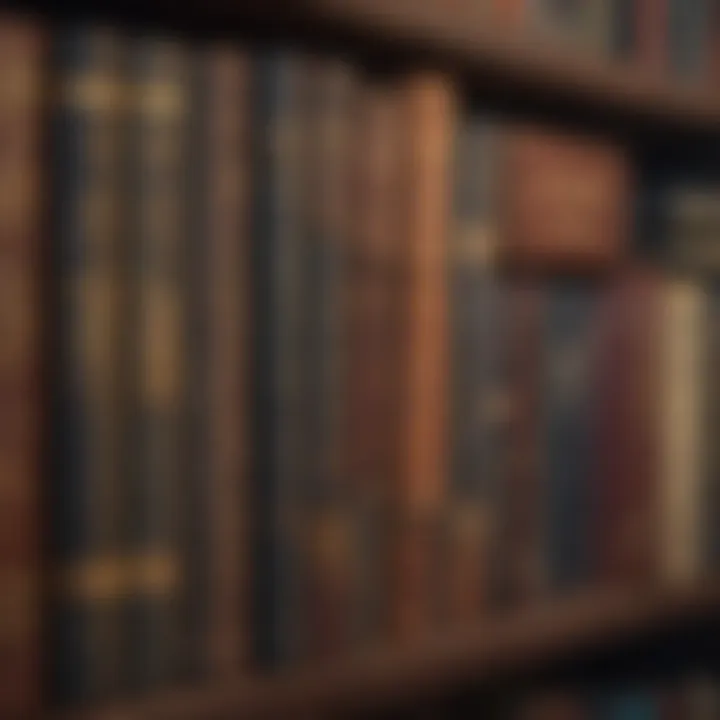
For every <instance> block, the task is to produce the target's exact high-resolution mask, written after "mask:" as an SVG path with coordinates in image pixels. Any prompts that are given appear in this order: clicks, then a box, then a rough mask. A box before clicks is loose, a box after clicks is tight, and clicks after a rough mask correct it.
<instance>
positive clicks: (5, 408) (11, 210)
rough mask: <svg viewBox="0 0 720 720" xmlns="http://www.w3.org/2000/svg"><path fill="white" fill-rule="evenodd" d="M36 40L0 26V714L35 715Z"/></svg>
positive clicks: (12, 24) (24, 28) (11, 25)
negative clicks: (0, 78)
mask: <svg viewBox="0 0 720 720" xmlns="http://www.w3.org/2000/svg"><path fill="white" fill-rule="evenodd" d="M42 55H43V40H42V37H41V33H40V32H39V31H38V29H37V28H35V27H33V26H32V25H28V24H25V23H24V22H21V21H16V20H13V19H8V18H5V19H2V20H1V21H0V76H2V82H0V197H1V198H2V203H1V207H0V717H3V718H25V717H29V716H31V715H32V714H33V713H35V712H36V711H37V709H38V702H39V654H40V588H39V581H40V541H39V537H40V518H39V516H40V499H39V467H38V457H39V455H40V425H41V417H40V407H41V404H40V403H41V401H40V392H41V371H42V369H41V367H40V358H41V356H42V353H41V348H40V337H41V328H40V305H41V303H40V292H41V282H40V275H41V270H40V250H41V248H40V230H41V228H40V226H39V218H40V217H41V216H42V204H41V193H40V177H39V169H40V167H41V164H40V163H41V160H40V157H39V153H40V149H41V147H40V145H41V142H40V141H41V127H40V120H41V118H42V112H41V108H40V89H41V66H42Z"/></svg>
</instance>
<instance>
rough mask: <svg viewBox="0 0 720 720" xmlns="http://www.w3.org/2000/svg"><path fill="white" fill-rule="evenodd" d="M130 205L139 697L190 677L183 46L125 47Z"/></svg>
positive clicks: (131, 456)
mask: <svg viewBox="0 0 720 720" xmlns="http://www.w3.org/2000/svg"><path fill="white" fill-rule="evenodd" d="M129 65H130V87H131V93H132V94H131V97H132V106H131V108H130V112H131V113H132V129H131V139H130V140H131V148H130V151H129V157H130V162H131V169H130V171H129V172H130V178H131V181H132V187H131V190H130V192H131V200H132V206H131V209H130V211H129V213H128V215H129V218H130V228H131V235H130V238H131V239H130V243H131V245H130V247H129V250H128V254H129V258H128V266H129V273H130V274H131V277H130V279H129V283H130V285H131V289H130V292H129V299H128V304H129V308H130V309H129V314H130V323H129V329H128V340H127V342H128V343H129V346H128V354H129V355H130V360H131V362H132V368H133V378H132V384H131V397H132V399H133V409H132V421H133V422H132V434H131V437H130V438H129V444H130V447H129V448H128V450H127V458H126V460H127V462H128V464H129V466H130V467H129V469H128V477H127V482H126V492H127V498H128V499H127V503H128V504H127V507H128V512H127V517H126V526H125V532H126V537H125V552H126V553H127V554H128V557H129V562H128V570H127V572H128V575H129V579H128V583H129V586H128V588H127V591H128V599H127V613H126V627H125V636H126V655H125V661H126V664H125V671H126V677H127V682H128V684H129V686H130V688H131V689H132V690H147V689H152V688H158V687H160V686H164V685H167V684H169V683H172V682H174V681H176V680H177V679H178V677H179V676H180V674H181V673H183V672H184V666H185V662H186V660H187V659H186V657H185V651H186V637H185V636H184V633H183V626H182V625H183V623H182V619H183V612H182V610H183V604H184V602H185V598H184V595H183V593H184V591H185V590H186V589H187V586H186V582H188V578H187V577H186V576H185V575H184V571H185V563H184V562H183V549H184V533H185V532H186V531H187V524H186V521H187V517H188V515H189V514H190V513H191V512H192V511H193V508H191V507H188V504H189V502H188V494H187V484H188V481H189V474H188V468H187V463H186V456H185V452H186V445H185V440H186V414H187V385H188V373H189V370H188V366H189V365H190V362H191V361H190V357H191V355H190V353H189V347H190V345H189V343H190V340H191V339H190V338H189V337H188V326H187V314H186V312H185V308H186V307H187V299H186V292H187V288H188V287H189V282H188V264H189V263H188V244H189V217H188V215H187V214H186V212H187V207H188V202H187V200H188V179H187V172H188V169H187V163H188V157H189V156H188V152H187V151H188V145H189V139H188V133H189V98H190V67H189V62H188V56H187V53H186V50H185V48H184V47H183V46H182V45H180V44H179V43H178V42H176V41H173V40H170V39H165V38H157V37H152V36H142V37H139V38H137V39H136V40H134V41H133V44H132V45H131V49H130V58H129Z"/></svg>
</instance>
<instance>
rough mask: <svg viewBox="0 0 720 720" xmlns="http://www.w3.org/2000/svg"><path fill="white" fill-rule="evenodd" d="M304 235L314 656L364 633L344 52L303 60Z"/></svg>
mask: <svg viewBox="0 0 720 720" xmlns="http://www.w3.org/2000/svg"><path fill="white" fill-rule="evenodd" d="M304 98H305V100H304V103H303V105H304V107H305V115H304V117H303V123H304V126H303V138H304V142H303V148H304V154H303V162H304V167H305V169H306V172H307V176H306V183H305V191H304V196H303V203H304V212H305V215H304V223H305V224H304V225H303V232H304V233H305V236H304V237H303V239H302V243H303V246H302V252H303V258H302V261H303V267H302V271H303V273H304V276H305V279H304V287H305V289H306V304H307V313H306V317H305V318H304V323H303V333H304V341H303V347H302V348H301V353H302V354H301V356H300V359H301V361H302V373H303V390H302V392H303V398H302V402H303V407H302V416H303V425H304V432H305V438H306V440H305V442H304V448H303V451H304V452H303V459H302V466H301V472H302V484H303V488H302V497H301V500H300V508H299V518H298V522H299V526H300V527H299V530H298V531H299V533H300V547H301V555H302V557H301V560H300V563H301V570H300V574H301V585H302V597H301V598H299V603H300V605H301V617H300V625H301V628H300V629H299V633H298V634H302V638H301V646H302V647H301V653H302V655H303V658H304V659H305V660H307V661H309V662H320V661H326V660H328V659H330V658H332V657H337V656H338V655H340V654H343V653H347V652H348V651H349V650H350V649H351V647H352V646H353V644H354V643H356V642H357V640H358V629H357V622H358V619H359V608H358V606H359V603H360V601H361V596H360V591H359V587H358V578H359V572H360V566H359V553H360V552H361V551H362V546H361V541H362V535H361V533H360V525H359V523H360V522H361V513H360V511H359V510H360V509H359V508H355V507H354V503H353V498H354V493H353V492H352V489H353V488H352V484H351V482H350V478H349V475H348V468H347V444H346V443H347V442H348V438H347V436H346V435H345V433H344V428H343V426H342V419H343V408H344V406H345V403H346V402H347V399H348V394H349V392H350V390H349V388H348V382H349V380H350V378H349V374H348V348H347V343H348V338H349V334H348V326H347V323H346V319H347V309H348V301H349V291H348V285H347V283H346V282H345V274H344V271H345V269H346V267H347V259H348V252H349V241H350V229H351V220H352V218H351V217H350V214H349V210H350V207H349V202H350V193H351V179H352V178H351V171H352V165H351V160H352V152H351V151H352V149H353V147H354V146H353V143H354V141H355V138H354V136H353V133H352V131H353V129H354V126H355V122H356V120H355V118H354V117H353V112H354V110H355V109H356V107H357V80H356V78H355V77H354V73H353V70H352V69H351V67H350V66H349V65H348V64H346V63H345V62H343V61H342V60H341V59H332V60H330V59H326V58H323V57H315V58H309V59H308V60H307V80H306V82H305V85H304Z"/></svg>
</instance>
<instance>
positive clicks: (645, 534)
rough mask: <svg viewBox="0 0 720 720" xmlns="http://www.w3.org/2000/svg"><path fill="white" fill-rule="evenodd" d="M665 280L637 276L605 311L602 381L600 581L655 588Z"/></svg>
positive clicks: (619, 287) (619, 288) (618, 289)
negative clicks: (661, 323) (650, 584)
mask: <svg viewBox="0 0 720 720" xmlns="http://www.w3.org/2000/svg"><path fill="white" fill-rule="evenodd" d="M660 288H661V285H660V280H659V278H658V277H657V276H655V274H654V273H652V272H651V271H648V270H644V269H641V270H635V271H633V272H631V273H630V274H628V275H627V276H624V277H622V278H621V279H619V280H618V281H617V283H616V284H615V285H614V286H613V287H612V288H610V289H609V291H608V293H607V295H606V297H605V299H604V303H605V305H604V307H603V308H602V310H601V319H600V322H601V340H600V349H599V360H598V366H597V367H598V377H597V380H596V392H597V398H596V403H595V406H596V412H597V433H598V434H597V442H598V446H597V453H596V456H597V465H596V467H597V475H596V478H595V487H596V492H597V497H598V503H597V513H598V514H597V518H596V520H597V529H598V532H597V537H596V543H597V546H596V551H597V553H596V557H597V562H598V568H597V569H598V579H599V580H600V581H602V582H608V583H612V584H628V583H643V582H648V581H650V580H651V579H652V578H653V577H654V576H655V573H656V571H657V556H658V548H657V541H656V532H657V507H656V506H657V500H658V487H657V483H656V476H657V441H658V425H657V416H658V407H657V403H658V402H659V397H660V392H659V388H658V381H659V378H658V367H657V352H658V342H659V320H660V310H661V295H660Z"/></svg>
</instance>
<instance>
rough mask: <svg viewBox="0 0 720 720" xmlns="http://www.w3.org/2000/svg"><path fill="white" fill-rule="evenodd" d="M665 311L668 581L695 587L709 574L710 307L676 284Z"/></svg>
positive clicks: (663, 525)
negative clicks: (706, 566)
mask: <svg viewBox="0 0 720 720" xmlns="http://www.w3.org/2000/svg"><path fill="white" fill-rule="evenodd" d="M661 304H662V306H661V310H660V312H661V339H660V343H661V347H660V351H659V363H660V385H661V388H662V396H661V400H660V428H659V432H660V441H659V444H658V447H659V449H660V452H661V455H660V458H659V478H658V500H659V506H660V509H659V513H660V532H659V533H658V538H659V542H660V548H659V550H660V558H659V562H660V574H661V577H662V578H663V579H664V580H666V581H668V582H685V583H691V582H697V581H698V580H699V579H700V575H701V572H702V569H703V568H702V566H703V547H702V545H703V542H702V531H703V525H704V520H705V519H704V518H703V516H702V511H701V509H702V508H703V507H704V506H705V503H706V477H707V471H706V468H705V460H706V458H707V453H706V451H705V446H704V440H705V439H706V438H705V437H704V436H703V425H704V423H705V422H706V420H707V415H706V409H705V407H704V405H705V398H706V392H707V382H708V380H709V378H708V377H707V376H706V374H705V373H706V371H707V367H708V365H707V347H708V341H709V338H710V336H709V327H708V305H709V302H708V295H707V293H706V292H705V290H704V289H703V288H702V287H701V286H700V285H699V283H698V282H697V281H695V282H694V281H693V280H691V279H680V278H675V279H669V280H667V281H666V282H665V283H663V288H662V290H661Z"/></svg>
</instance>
